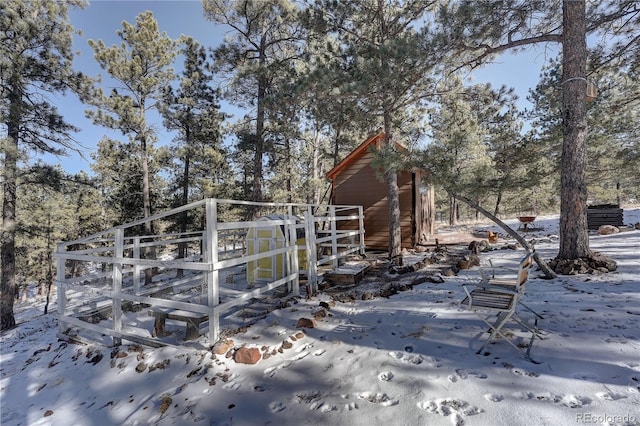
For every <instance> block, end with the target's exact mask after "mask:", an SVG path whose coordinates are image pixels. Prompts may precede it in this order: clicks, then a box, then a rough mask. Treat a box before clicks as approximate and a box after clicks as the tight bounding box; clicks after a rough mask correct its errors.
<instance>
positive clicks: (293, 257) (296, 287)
mask: <svg viewBox="0 0 640 426" xmlns="http://www.w3.org/2000/svg"><path fill="white" fill-rule="evenodd" d="M287 210H288V211H287V218H288V222H289V224H288V225H287V230H288V232H287V233H288V234H289V235H288V237H289V238H288V239H289V243H288V245H289V248H290V250H289V252H288V255H287V257H286V258H287V275H290V274H292V273H294V274H295V275H296V276H295V278H294V279H293V282H291V281H289V284H288V287H289V291H292V290H293V295H294V296H300V267H299V263H298V261H299V259H298V238H297V236H298V229H297V226H298V224H297V223H296V217H295V216H294V215H293V206H291V205H290V206H288V208H287Z"/></svg>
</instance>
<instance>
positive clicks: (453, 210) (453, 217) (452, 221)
mask: <svg viewBox="0 0 640 426" xmlns="http://www.w3.org/2000/svg"><path fill="white" fill-rule="evenodd" d="M457 224H458V201H457V200H456V197H454V196H453V195H449V225H451V226H455V225H457Z"/></svg>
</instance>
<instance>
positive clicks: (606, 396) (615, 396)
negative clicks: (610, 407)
mask: <svg viewBox="0 0 640 426" xmlns="http://www.w3.org/2000/svg"><path fill="white" fill-rule="evenodd" d="M596 396H597V397H598V398H600V399H603V400H605V401H617V400H619V399H623V398H626V397H627V396H626V395H623V394H621V393H616V392H612V391H607V392H597V393H596Z"/></svg>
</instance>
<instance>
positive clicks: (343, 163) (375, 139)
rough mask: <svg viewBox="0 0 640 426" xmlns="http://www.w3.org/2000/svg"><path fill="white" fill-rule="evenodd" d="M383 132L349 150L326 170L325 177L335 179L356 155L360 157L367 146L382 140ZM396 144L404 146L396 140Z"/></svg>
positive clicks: (356, 157)
mask: <svg viewBox="0 0 640 426" xmlns="http://www.w3.org/2000/svg"><path fill="white" fill-rule="evenodd" d="M384 136H385V134H384V132H380V133H377V134H375V135H373V136H371V137H370V138H369V139H367V140H365V141H364V142H362V143H361V144H360V145H359V146H358V147H357V148H356V149H354V150H353V151H351V153H350V154H349V155H347V156H346V157H345V158H344V159H343V160H342V161H341V162H339V163H338V164H336V166H335V167H334V168H333V169H331V170H329V171H328V172H327V177H328V178H329V179H331V180H333V179H335V177H336V176H337V175H338V174H340V172H342V171H343V170H344V169H345V168H347V167H348V166H349V165H350V164H352V163H353V162H354V161H355V160H356V159H358V157H360V156H361V155H362V154H363V153H365V152H367V150H368V149H369V147H370V146H371V145H373V144H378V143H380V142H382V141H383V140H384ZM396 145H398V146H399V147H401V148H403V149H404V147H403V146H402V145H401V144H399V143H397V142H396Z"/></svg>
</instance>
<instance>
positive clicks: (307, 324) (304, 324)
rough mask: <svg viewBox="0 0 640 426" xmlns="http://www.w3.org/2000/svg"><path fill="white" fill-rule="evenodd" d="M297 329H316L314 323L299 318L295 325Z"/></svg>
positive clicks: (313, 321)
mask: <svg viewBox="0 0 640 426" xmlns="http://www.w3.org/2000/svg"><path fill="white" fill-rule="evenodd" d="M296 327H298V328H316V321H315V320H313V319H310V318H300V319H299V320H298V323H297V324H296Z"/></svg>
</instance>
